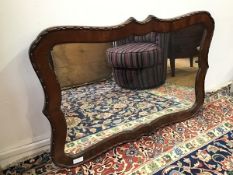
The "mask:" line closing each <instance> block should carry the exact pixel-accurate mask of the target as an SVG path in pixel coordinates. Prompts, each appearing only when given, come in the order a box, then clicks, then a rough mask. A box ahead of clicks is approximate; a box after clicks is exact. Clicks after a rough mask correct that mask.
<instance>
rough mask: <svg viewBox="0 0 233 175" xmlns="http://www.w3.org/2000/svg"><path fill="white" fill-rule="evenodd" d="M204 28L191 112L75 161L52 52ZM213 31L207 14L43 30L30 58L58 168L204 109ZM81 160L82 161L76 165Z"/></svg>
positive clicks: (121, 136) (122, 136)
mask: <svg viewBox="0 0 233 175" xmlns="http://www.w3.org/2000/svg"><path fill="white" fill-rule="evenodd" d="M195 24H201V25H203V27H204V28H205V31H204V34H203V38H202V42H201V46H200V54H199V58H200V59H199V62H198V64H199V70H198V72H197V76H196V83H195V93H196V101H195V103H194V105H193V106H192V108H190V109H188V110H185V111H180V112H176V113H171V114H167V115H164V116H162V117H160V118H158V119H155V120H154V121H153V122H151V123H149V124H142V125H141V126H138V127H136V128H135V129H133V130H130V131H123V132H120V133H118V134H116V135H113V136H111V137H109V138H107V139H105V140H102V141H101V142H99V143H97V144H95V145H92V146H91V147H89V148H87V149H86V150H85V151H83V152H80V153H79V154H78V155H76V156H75V157H70V156H68V155H67V154H65V152H64V146H65V140H66V133H67V131H66V128H67V126H66V121H65V118H64V114H63V112H62V111H61V88H60V86H59V83H58V81H57V79H56V76H55V73H54V71H53V65H52V63H51V54H50V51H51V50H52V48H53V47H54V46H55V45H57V44H63V43H82V42H89V43H91V42H95V43H97V42H109V41H115V40H118V39H121V38H124V37H127V36H129V35H143V34H145V33H148V32H152V31H154V32H172V31H176V30H179V29H182V28H185V27H188V26H191V25H195ZM213 31H214V20H213V18H212V17H211V15H210V14H209V13H208V12H206V11H199V12H193V13H189V14H186V15H183V16H180V17H177V18H172V19H159V18H156V17H154V16H151V15H150V16H148V17H147V18H146V19H145V20H144V21H142V22H140V21H137V20H136V19H134V18H132V17H131V18H129V19H128V20H127V21H126V22H125V23H123V24H121V25H117V26H111V27H83V26H59V27H52V28H48V29H46V30H44V31H43V32H42V33H40V34H39V36H38V37H37V38H36V40H35V41H34V42H33V43H32V44H31V46H30V50H29V56H30V60H31V63H32V66H33V68H34V70H35V72H36V74H37V76H38V78H39V80H40V82H41V84H42V87H43V90H44V94H45V103H44V108H43V113H44V115H45V116H46V117H47V119H48V120H49V122H50V125H51V128H52V134H51V135H52V137H51V157H52V160H53V162H54V163H55V164H56V165H58V166H64V167H72V166H77V165H79V164H82V163H85V162H87V161H89V160H91V159H93V158H94V157H96V156H98V155H100V154H102V153H104V152H106V151H107V150H109V149H110V148H112V147H114V146H117V145H119V144H122V143H125V142H129V141H134V140H135V139H137V138H139V137H140V136H142V135H147V134H148V133H150V132H152V131H154V130H155V129H158V128H160V127H163V126H165V125H168V124H172V123H176V122H181V121H184V120H186V119H188V118H190V117H192V115H193V114H194V113H195V112H196V111H197V110H198V109H199V108H200V107H201V106H202V104H203V102H204V98H205V93H204V80H205V75H206V72H207V69H208V67H209V66H208V52H209V47H210V43H211V40H212V36H213ZM78 157H83V161H81V162H79V163H76V164H75V163H74V162H73V160H75V159H76V160H77V158H78Z"/></svg>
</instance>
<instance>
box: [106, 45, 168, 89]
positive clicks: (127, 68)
mask: <svg viewBox="0 0 233 175" xmlns="http://www.w3.org/2000/svg"><path fill="white" fill-rule="evenodd" d="M165 55H166V54H164V53H163V51H162V49H161V48H160V47H158V45H156V44H153V43H129V44H125V45H121V46H118V47H113V48H109V49H107V60H108V63H109V64H110V65H111V66H112V67H113V77H114V79H115V81H116V83H117V84H118V85H119V86H121V87H123V88H129V89H147V88H153V87H157V86H159V85H162V84H163V83H164V82H165V79H166V69H167V58H166V56H165Z"/></svg>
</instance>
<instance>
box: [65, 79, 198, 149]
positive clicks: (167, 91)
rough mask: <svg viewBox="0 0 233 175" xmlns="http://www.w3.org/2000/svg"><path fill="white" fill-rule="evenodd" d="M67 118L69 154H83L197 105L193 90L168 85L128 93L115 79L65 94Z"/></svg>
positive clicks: (71, 90) (74, 89) (67, 147)
mask: <svg viewBox="0 0 233 175" xmlns="http://www.w3.org/2000/svg"><path fill="white" fill-rule="evenodd" d="M62 96H63V101H62V104H63V106H62V110H63V112H64V114H65V115H66V116H67V117H66V120H67V124H68V135H67V142H68V143H67V144H66V152H70V150H69V147H70V146H71V147H72V148H73V146H74V144H76V145H77V149H76V150H75V151H74V149H72V151H73V153H74V152H79V151H81V150H83V149H85V148H86V147H89V146H90V145H93V144H94V143H96V142H99V141H100V140H102V139H104V138H106V137H109V136H110V135H113V134H116V133H118V132H121V131H124V130H129V129H132V128H135V127H136V126H139V125H141V124H142V123H149V122H151V121H152V120H154V119H155V118H157V117H159V116H162V115H164V114H167V113H171V112H175V111H179V110H182V109H186V108H188V107H190V106H191V105H192V104H193V99H194V91H193V88H188V87H182V86H177V85H173V84H169V83H167V84H165V85H163V86H161V87H159V88H155V89H150V90H141V91H136V90H126V89H122V88H120V87H119V86H117V85H116V83H115V82H114V81H113V80H108V81H105V82H101V83H96V84H92V85H88V86H84V87H79V88H73V89H69V90H64V91H63V92H62Z"/></svg>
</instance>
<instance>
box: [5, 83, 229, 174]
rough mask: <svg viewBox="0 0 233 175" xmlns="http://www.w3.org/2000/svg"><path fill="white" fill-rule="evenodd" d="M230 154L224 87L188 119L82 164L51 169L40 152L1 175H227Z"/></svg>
mask: <svg viewBox="0 0 233 175" xmlns="http://www.w3.org/2000/svg"><path fill="white" fill-rule="evenodd" d="M232 154H233V98H232V97H231V96H230V86H227V87H224V88H222V89H221V90H219V91H217V92H215V93H209V94H207V97H206V100H205V104H204V106H203V107H202V109H201V110H199V112H198V113H197V114H195V116H194V117H193V118H191V119H189V120H187V121H185V122H181V123H177V124H174V125H170V126H166V127H164V128H161V129H159V130H157V131H155V132H154V133H151V134H150V135H149V136H144V137H141V138H140V139H138V140H137V141H135V142H131V143H126V144H124V145H121V146H118V147H116V148H114V149H112V150H110V151H108V152H107V153H105V154H103V155H101V156H99V157H98V158H96V159H94V160H92V161H91V162H88V163H86V164H84V165H82V166H77V167H74V168H71V169H68V168H59V167H56V166H55V165H54V164H53V163H52V162H51V159H50V156H49V153H44V154H42V155H39V156H37V157H35V158H32V159H30V160H28V161H25V162H21V163H19V164H18V165H15V166H12V167H10V168H8V169H6V170H4V174H24V173H25V174H64V175H65V174H111V173H112V174H114V173H115V174H135V175H136V174H156V175H158V174H182V173H183V174H218V173H221V174H224V173H226V174H227V173H228V174H230V173H232V172H233V164H232V162H233V157H232Z"/></svg>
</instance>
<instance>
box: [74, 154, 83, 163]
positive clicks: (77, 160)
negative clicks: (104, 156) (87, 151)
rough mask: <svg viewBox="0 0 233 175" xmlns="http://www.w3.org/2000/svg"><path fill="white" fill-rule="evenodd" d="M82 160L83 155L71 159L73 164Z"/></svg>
mask: <svg viewBox="0 0 233 175" xmlns="http://www.w3.org/2000/svg"><path fill="white" fill-rule="evenodd" d="M82 161H83V156H82V157H79V158H77V159H74V160H73V164H76V163H79V162H82Z"/></svg>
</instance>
